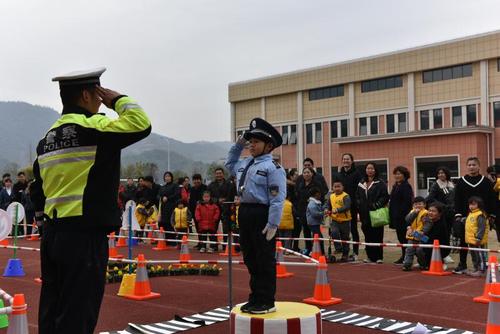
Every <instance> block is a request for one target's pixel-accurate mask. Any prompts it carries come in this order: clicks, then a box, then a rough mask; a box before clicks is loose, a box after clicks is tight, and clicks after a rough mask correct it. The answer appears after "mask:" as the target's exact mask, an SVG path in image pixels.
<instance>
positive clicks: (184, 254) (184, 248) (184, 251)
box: [179, 235, 191, 261]
mask: <svg viewBox="0 0 500 334" xmlns="http://www.w3.org/2000/svg"><path fill="white" fill-rule="evenodd" d="M187 239H188V238H187V235H184V236H183V237H182V244H181V253H180V255H179V261H191V254H189V247H188V241H187Z"/></svg>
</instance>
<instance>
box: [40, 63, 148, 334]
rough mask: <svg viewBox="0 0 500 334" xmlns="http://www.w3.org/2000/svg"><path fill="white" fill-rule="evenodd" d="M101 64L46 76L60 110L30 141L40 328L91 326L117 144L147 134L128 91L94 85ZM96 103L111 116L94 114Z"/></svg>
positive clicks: (55, 332) (110, 224)
mask: <svg viewBox="0 0 500 334" xmlns="http://www.w3.org/2000/svg"><path fill="white" fill-rule="evenodd" d="M105 70H106V69H105V68H99V69H95V70H90V71H81V72H73V73H70V74H68V75H64V76H60V77H56V78H53V79H52V81H57V82H59V86H60V95H61V100H62V103H63V111H62V116H61V117H60V118H59V119H58V120H57V121H56V122H55V123H54V125H52V127H51V128H50V129H49V131H48V132H47V134H46V135H45V137H44V138H42V139H41V140H40V142H39V144H38V147H37V155H38V156H37V159H36V161H35V163H34V164H33V173H34V175H35V182H34V183H33V184H32V187H31V199H32V201H33V204H34V206H35V210H36V219H37V222H38V223H39V224H41V223H43V228H44V234H43V239H42V242H41V252H40V257H41V266H42V269H41V272H42V281H43V283H42V289H41V294H40V307H39V314H38V329H39V333H40V334H63V333H64V334H67V333H72V334H79V333H81V334H88V333H93V331H94V328H95V326H96V323H97V318H98V316H99V309H100V305H101V301H102V297H103V293H104V284H105V275H106V267H107V262H108V240H107V234H108V233H109V232H110V231H112V230H115V229H117V228H118V227H119V226H120V225H121V222H120V210H119V208H118V204H117V198H118V185H119V178H120V151H121V149H122V148H125V147H126V146H129V145H131V144H133V143H135V142H137V141H139V140H141V139H143V138H145V137H147V136H148V135H149V133H150V132H151V124H150V121H149V119H148V117H147V116H146V114H145V113H144V111H143V110H142V108H141V107H140V106H139V105H138V104H137V103H136V102H135V101H134V100H133V99H131V98H130V97H127V96H125V95H121V94H119V93H117V92H114V91H112V90H109V89H106V88H102V87H100V80H99V78H100V76H101V74H102V73H103V72H104V71H105ZM101 103H104V105H106V107H108V108H110V109H114V110H115V111H116V113H117V114H118V118H117V119H115V120H112V119H109V118H108V117H106V116H104V115H102V114H98V113H97V112H98V110H99V107H100V105H101Z"/></svg>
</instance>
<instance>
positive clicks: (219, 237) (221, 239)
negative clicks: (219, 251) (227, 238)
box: [217, 224, 224, 248]
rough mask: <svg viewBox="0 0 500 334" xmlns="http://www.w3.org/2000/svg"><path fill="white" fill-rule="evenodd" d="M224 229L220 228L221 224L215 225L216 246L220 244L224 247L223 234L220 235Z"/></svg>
mask: <svg viewBox="0 0 500 334" xmlns="http://www.w3.org/2000/svg"><path fill="white" fill-rule="evenodd" d="M223 233H224V231H223V230H222V224H219V226H218V227H217V248H219V245H222V247H224V244H223V242H224V236H223V235H222V234H223Z"/></svg>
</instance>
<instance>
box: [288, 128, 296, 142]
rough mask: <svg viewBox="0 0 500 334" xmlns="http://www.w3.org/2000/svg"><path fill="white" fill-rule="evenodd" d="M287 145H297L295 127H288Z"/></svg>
mask: <svg viewBox="0 0 500 334" xmlns="http://www.w3.org/2000/svg"><path fill="white" fill-rule="evenodd" d="M288 143H289V144H290V145H295V144H297V125H290V140H289V141H288Z"/></svg>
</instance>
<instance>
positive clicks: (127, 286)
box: [117, 264, 135, 297]
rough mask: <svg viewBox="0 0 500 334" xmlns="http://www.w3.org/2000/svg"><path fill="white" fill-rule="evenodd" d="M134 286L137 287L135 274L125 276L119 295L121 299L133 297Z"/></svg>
mask: <svg viewBox="0 0 500 334" xmlns="http://www.w3.org/2000/svg"><path fill="white" fill-rule="evenodd" d="M129 265H130V264H129ZM134 286H135V274H124V275H123V277H122V282H121V283H120V289H119V290H118V293H117V295H118V296H120V297H125V296H131V295H133V294H134Z"/></svg>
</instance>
